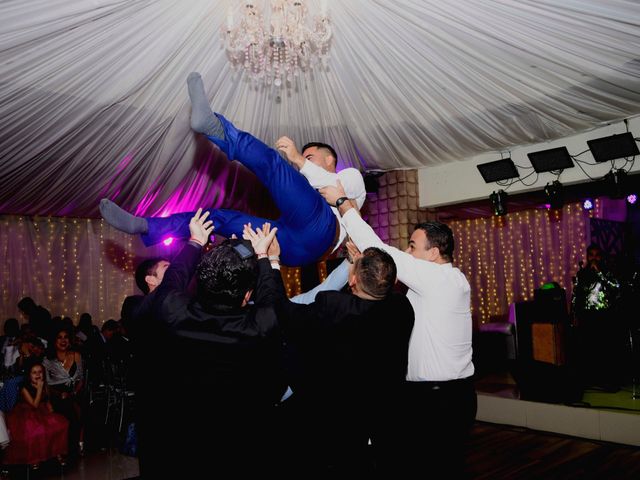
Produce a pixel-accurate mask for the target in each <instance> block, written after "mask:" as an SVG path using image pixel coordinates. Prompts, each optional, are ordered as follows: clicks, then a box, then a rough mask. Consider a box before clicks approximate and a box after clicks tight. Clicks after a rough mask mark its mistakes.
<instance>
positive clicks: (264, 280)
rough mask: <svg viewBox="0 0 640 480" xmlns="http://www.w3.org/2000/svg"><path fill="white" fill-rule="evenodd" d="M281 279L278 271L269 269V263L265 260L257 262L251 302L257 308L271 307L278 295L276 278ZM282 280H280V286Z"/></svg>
mask: <svg viewBox="0 0 640 480" xmlns="http://www.w3.org/2000/svg"><path fill="white" fill-rule="evenodd" d="M277 277H281V275H280V270H276V269H274V268H271V263H270V262H269V259H267V258H261V259H260V260H258V281H257V282H256V289H255V293H254V297H253V302H254V303H255V305H256V306H257V307H266V306H272V305H274V304H275V302H276V298H277V297H278V295H279V292H277V290H278V288H279V284H278V278H277ZM281 283H282V278H280V284H281Z"/></svg>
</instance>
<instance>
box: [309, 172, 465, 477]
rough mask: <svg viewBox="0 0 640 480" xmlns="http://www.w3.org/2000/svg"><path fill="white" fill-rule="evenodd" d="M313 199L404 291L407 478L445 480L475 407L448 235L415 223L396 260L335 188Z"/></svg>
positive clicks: (458, 462) (457, 461)
mask: <svg viewBox="0 0 640 480" xmlns="http://www.w3.org/2000/svg"><path fill="white" fill-rule="evenodd" d="M320 193H321V194H322V195H323V196H324V198H325V200H326V201H327V202H328V203H329V204H332V205H338V210H339V212H340V214H341V215H342V224H343V225H344V227H345V229H346V231H347V233H348V235H349V236H350V237H351V240H352V241H353V243H355V244H356V246H357V247H358V248H359V249H360V250H364V249H366V248H369V247H378V248H381V249H383V250H385V251H386V252H387V253H389V254H390V255H391V256H392V257H393V260H394V261H395V263H396V265H397V268H398V280H400V281H401V282H402V283H404V284H405V285H406V286H407V287H408V292H407V297H408V299H409V301H410V302H411V305H412V306H413V309H414V311H415V324H414V327H413V332H412V334H411V340H410V343H409V364H408V371H407V398H406V399H405V401H406V406H407V410H406V411H407V413H408V417H407V425H406V426H407V432H408V435H407V437H406V447H405V448H406V449H407V463H408V465H406V467H407V469H408V471H411V468H419V466H420V465H422V466H423V467H424V466H425V465H430V466H436V465H441V466H442V467H443V468H447V471H448V472H451V471H452V469H458V470H459V472H460V469H462V467H463V464H464V462H463V458H461V455H462V454H463V449H464V444H465V441H466V439H467V437H468V434H469V431H470V429H471V427H472V425H473V422H474V419H475V414H476V408H477V405H476V393H475V388H474V385H473V380H472V376H473V373H474V367H473V363H472V360H471V356H472V348H471V339H472V321H471V310H470V305H471V301H470V300H471V299H470V287H469V282H468V281H467V279H466V278H465V276H464V274H463V273H462V272H461V271H460V270H459V269H458V268H455V267H453V265H452V263H451V262H452V260H453V250H454V238H453V233H452V231H451V229H450V228H449V227H447V226H446V225H444V224H442V223H439V222H425V223H420V224H418V225H416V226H415V230H414V232H413V234H412V235H411V239H410V242H409V247H408V248H407V250H406V251H404V252H403V251H401V250H399V249H397V248H394V247H391V246H389V245H386V244H384V243H383V242H382V240H380V238H379V237H378V236H377V235H376V234H375V232H374V231H373V229H372V228H371V227H370V226H369V225H367V223H366V222H365V221H364V220H363V219H362V217H361V216H360V215H359V214H358V212H357V211H356V210H355V209H354V208H353V206H352V204H351V202H350V201H349V199H348V198H347V196H346V194H345V192H344V189H342V187H341V186H340V184H338V186H337V187H331V186H330V187H325V188H323V189H321V190H320ZM390 321H392V319H390ZM413 471H416V470H413ZM452 478H457V477H456V476H455V475H452Z"/></svg>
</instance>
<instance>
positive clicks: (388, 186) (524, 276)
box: [0, 171, 600, 323]
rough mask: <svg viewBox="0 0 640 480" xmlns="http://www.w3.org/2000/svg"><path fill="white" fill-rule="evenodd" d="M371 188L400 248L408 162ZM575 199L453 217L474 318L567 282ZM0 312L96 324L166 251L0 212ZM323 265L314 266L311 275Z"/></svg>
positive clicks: (84, 225) (407, 226) (70, 222)
mask: <svg viewBox="0 0 640 480" xmlns="http://www.w3.org/2000/svg"><path fill="white" fill-rule="evenodd" d="M380 180H381V181H380V189H379V191H378V192H377V193H372V194H369V195H368V199H367V203H366V205H367V207H366V209H365V210H364V212H363V213H364V215H365V217H367V218H368V221H369V222H370V223H371V224H372V225H373V226H374V228H375V229H376V230H377V232H378V233H379V235H380V236H381V237H382V238H383V240H385V241H386V242H388V243H389V244H392V245H394V246H397V247H399V248H402V249H404V248H406V245H407V241H408V237H409V236H410V234H411V231H412V226H413V224H414V223H415V222H416V221H421V220H424V219H425V212H423V211H419V209H418V206H417V179H416V175H415V171H396V172H388V173H387V174H385V175H384V176H383V177H381V179H380ZM599 205H600V202H596V209H595V210H593V211H592V212H586V211H584V210H583V209H582V208H581V207H580V205H579V204H568V205H566V206H565V207H564V208H563V209H562V210H561V211H553V210H527V211H522V212H516V213H511V214H508V215H507V216H505V217H491V218H477V219H473V220H456V221H451V222H449V225H450V226H451V228H452V229H453V231H454V234H455V236H456V242H457V244H456V253H455V259H454V261H455V264H456V265H457V266H458V267H459V268H460V269H461V270H462V271H463V272H464V273H465V274H466V275H467V277H468V278H469V282H470V284H471V288H472V312H473V314H474V316H476V318H477V321H478V322H481V323H482V322H488V321H489V320H490V317H491V316H493V315H501V314H504V313H505V312H506V311H507V307H508V305H509V303H510V302H513V301H519V300H527V299H530V298H532V295H533V290H534V289H535V288H538V287H539V286H540V285H541V284H542V283H545V282H549V281H556V282H558V283H559V284H560V285H561V286H562V287H564V288H565V289H567V293H570V291H571V277H572V276H573V275H575V273H576V271H577V269H578V262H579V261H580V260H581V259H582V258H583V256H584V251H585V248H586V243H587V239H586V231H587V229H588V223H587V221H588V218H589V217H597V216H598V212H599V208H600V206H599ZM0 226H1V228H0V255H1V257H2V258H0V262H1V263H0V278H1V282H2V287H1V294H2V305H1V308H0V318H1V319H2V320H4V319H6V318H8V317H11V316H18V310H17V307H16V303H17V301H18V300H19V299H20V298H22V297H23V296H27V295H28V296H31V297H33V298H34V300H35V301H36V303H39V304H42V305H43V306H45V307H47V308H48V309H49V310H50V311H51V313H52V314H53V315H68V316H70V317H72V318H73V319H74V320H75V319H77V318H78V316H79V314H80V313H82V312H84V311H88V312H89V313H91V314H92V315H93V316H94V318H95V319H96V323H100V322H102V321H104V320H106V319H108V318H118V317H119V313H120V306H121V304H122V300H123V299H124V297H125V296H127V295H132V294H134V293H138V292H137V288H136V286H135V283H134V281H133V270H134V268H135V265H137V264H138V262H139V261H140V260H141V259H142V258H144V257H150V256H154V255H161V256H169V257H171V256H172V255H173V254H175V252H176V250H177V248H179V246H180V244H179V242H174V244H173V245H171V247H168V248H167V247H164V246H157V247H154V248H145V247H144V246H143V245H142V242H141V241H140V240H139V239H138V238H137V237H135V236H132V235H127V234H124V233H122V232H118V231H117V230H115V229H113V228H111V227H110V226H109V225H107V224H106V223H104V222H103V221H102V220H96V219H75V218H64V217H23V216H2V217H0ZM325 272H326V269H324V267H323V266H322V265H321V266H320V277H321V278H324V276H325V275H326V273H325ZM283 275H284V277H285V281H286V282H287V287H288V293H289V294H296V293H299V291H300V271H299V269H284V270H283Z"/></svg>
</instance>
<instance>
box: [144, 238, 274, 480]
mask: <svg viewBox="0 0 640 480" xmlns="http://www.w3.org/2000/svg"><path fill="white" fill-rule="evenodd" d="M200 255H201V248H200V247H198V246H196V245H193V244H191V243H187V244H186V245H185V247H184V248H183V250H182V251H181V252H180V253H179V254H178V256H177V257H176V258H175V259H174V260H173V261H172V262H171V265H170V267H169V268H168V269H167V271H166V272H165V275H164V279H163V281H162V283H161V285H160V286H159V287H158V288H157V289H156V290H155V291H154V292H153V301H152V309H151V315H150V316H149V318H148V320H147V321H148V322H149V323H150V325H149V327H148V328H147V327H145V329H144V331H145V336H151V337H152V338H151V339H150V340H151V342H149V344H146V345H145V348H144V359H141V362H142V363H141V365H142V370H141V375H140V379H139V381H140V382H141V387H140V388H141V389H142V390H143V391H142V399H143V404H142V405H139V408H140V409H141V411H142V418H141V421H142V424H143V425H142V427H143V428H142V430H143V431H142V432H141V434H142V437H141V441H142V440H144V441H145V443H146V446H147V449H146V450H145V448H144V447H143V446H142V445H141V454H142V455H143V456H144V457H145V459H144V462H143V463H144V464H145V467H146V469H147V472H146V474H149V475H147V476H151V477H154V476H155V475H160V474H162V475H166V474H167V473H180V475H181V476H184V474H185V472H188V474H191V473H193V474H198V472H200V474H201V473H202V472H205V471H208V469H211V467H212V464H211V458H212V456H213V457H214V458H215V465H216V466H215V469H222V470H227V469H228V468H235V469H238V471H239V472H242V471H243V469H244V470H246V469H247V468H248V467H251V466H255V467H257V465H258V464H260V461H258V462H257V464H256V463H252V462H247V460H246V458H245V459H244V460H240V458H239V457H247V456H248V457H247V458H250V457H252V456H253V457H255V458H256V459H257V458H260V452H261V450H260V449H262V448H264V443H265V438H268V435H269V433H270V424H269V422H270V421H271V414H272V411H273V409H274V405H275V404H276V403H277V402H278V401H279V399H280V398H281V396H282V394H283V393H284V391H285V390H286V380H285V375H284V370H283V356H282V339H281V336H280V330H279V326H278V323H277V319H276V315H275V311H274V309H273V307H272V306H266V305H267V304H271V303H272V301H269V300H268V298H269V297H270V296H271V295H272V292H273V290H274V289H273V286H272V285H271V284H272V283H273V278H272V275H271V266H270V264H269V261H268V260H266V259H265V260H260V261H259V262H258V264H259V269H260V273H259V278H258V283H257V286H256V289H255V301H254V305H248V306H246V307H244V308H238V309H235V310H233V309H232V310H220V311H211V310H207V309H206V308H204V307H203V306H202V305H201V304H200V303H199V302H198V300H197V298H193V297H191V296H189V295H188V294H187V293H186V291H187V288H188V285H189V282H190V279H191V277H192V275H193V273H194V272H195V269H196V266H197V264H198V262H199V259H200ZM139 342H144V343H146V339H145V338H140V339H139ZM159 417H162V421H158V418H159ZM203 434H204V435H205V440H204V441H203V440H202V439H201V437H202V435H203ZM168 437H169V439H168ZM176 456H177V457H178V458H177V459H176V458H175V457H176ZM150 462H151V463H150ZM170 462H173V463H170ZM171 465H175V466H176V468H177V471H176V472H171V471H170V469H171V468H172V467H171ZM143 468H144V467H143ZM185 469H187V470H185ZM143 474H145V473H144V472H143ZM187 476H188V475H187Z"/></svg>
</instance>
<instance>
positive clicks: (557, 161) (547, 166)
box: [527, 147, 574, 173]
mask: <svg viewBox="0 0 640 480" xmlns="http://www.w3.org/2000/svg"><path fill="white" fill-rule="evenodd" d="M527 157H529V161H530V162H531V165H532V166H533V169H534V170H535V171H536V173H542V172H553V171H555V170H564V169H565V168H573V166H574V165H573V160H571V156H570V155H569V151H568V150H567V147H559V148H550V149H549V150H540V151H539V152H531V153H527Z"/></svg>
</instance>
